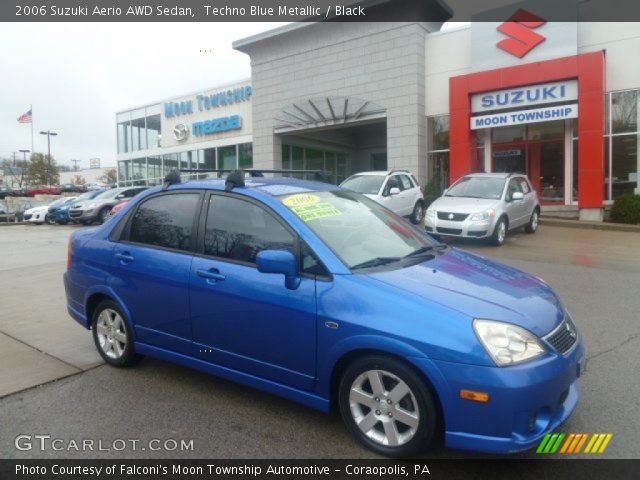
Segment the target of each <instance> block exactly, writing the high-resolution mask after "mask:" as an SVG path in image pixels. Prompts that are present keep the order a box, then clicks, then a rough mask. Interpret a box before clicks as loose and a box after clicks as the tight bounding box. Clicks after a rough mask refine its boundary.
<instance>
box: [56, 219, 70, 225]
mask: <svg viewBox="0 0 640 480" xmlns="http://www.w3.org/2000/svg"><path fill="white" fill-rule="evenodd" d="M56 223H57V224H58V225H66V224H67V223H69V221H68V220H57V221H56Z"/></svg>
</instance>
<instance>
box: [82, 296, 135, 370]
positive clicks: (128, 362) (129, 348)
mask: <svg viewBox="0 0 640 480" xmlns="http://www.w3.org/2000/svg"><path fill="white" fill-rule="evenodd" d="M103 312H104V313H105V315H106V316H107V317H109V316H110V314H111V312H115V313H117V314H118V315H119V317H120V319H121V322H120V323H119V325H120V328H119V329H116V330H114V339H113V340H116V339H117V338H116V337H115V333H117V332H123V333H124V334H125V337H126V342H119V345H120V346H119V348H118V352H119V351H121V353H120V354H119V355H118V356H117V357H112V356H110V355H109V354H108V353H107V352H108V351H109V350H110V349H109V348H107V347H105V346H104V345H102V343H101V342H102V340H101V339H100V336H101V335H102V336H103V337H107V336H108V335H107V334H106V333H102V332H103V330H101V329H100V328H99V325H98V323H99V322H101V321H102V320H101V317H100V315H101V314H102V313H103ZM91 332H92V336H93V342H94V343H95V345H96V348H97V349H98V353H99V354H100V356H101V357H102V359H103V360H104V361H105V362H107V363H108V364H109V365H112V366H114V367H121V368H123V367H130V366H132V365H135V364H136V363H137V362H139V361H140V360H141V359H142V358H143V357H142V355H138V354H137V353H136V352H135V347H134V344H133V334H132V332H133V330H132V329H131V324H130V323H129V320H128V319H127V317H126V315H125V314H124V312H123V311H122V309H121V308H120V306H119V305H118V304H117V303H116V302H114V301H113V300H103V301H102V302H100V304H99V305H98V306H97V307H96V309H95V310H94V312H93V317H92V319H91ZM107 341H108V340H107ZM112 343H113V342H112ZM113 351H114V352H116V349H115V348H113ZM114 354H116V355H117V352H116V353H114Z"/></svg>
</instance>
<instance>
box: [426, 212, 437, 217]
mask: <svg viewBox="0 0 640 480" xmlns="http://www.w3.org/2000/svg"><path fill="white" fill-rule="evenodd" d="M435 216H436V211H435V210H427V217H429V218H434V217H435Z"/></svg>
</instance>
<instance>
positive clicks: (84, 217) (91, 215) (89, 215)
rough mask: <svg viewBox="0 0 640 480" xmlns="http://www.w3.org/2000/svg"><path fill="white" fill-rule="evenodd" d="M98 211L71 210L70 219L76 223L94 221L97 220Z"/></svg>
mask: <svg viewBox="0 0 640 480" xmlns="http://www.w3.org/2000/svg"><path fill="white" fill-rule="evenodd" d="M97 215H98V211H97V210H96V209H91V210H69V219H70V220H72V221H74V222H84V221H89V220H91V221H93V220H95V219H96V217H97Z"/></svg>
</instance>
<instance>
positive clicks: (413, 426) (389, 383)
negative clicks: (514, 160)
mask: <svg viewBox="0 0 640 480" xmlns="http://www.w3.org/2000/svg"><path fill="white" fill-rule="evenodd" d="M349 408H350V410H351V415H352V417H353V420H354V422H355V423H356V425H357V426H358V428H359V429H360V431H361V432H362V433H364V434H365V435H366V436H367V437H368V438H369V439H371V440H372V441H374V442H376V443H378V444H380V445H384V446H389V447H397V446H400V445H404V444H406V443H407V442H409V441H410V440H411V439H412V438H413V437H414V436H415V434H416V432H417V431H418V426H419V424H420V411H419V409H418V402H417V401H416V397H415V395H414V394H413V392H412V391H411V389H410V388H409V385H407V383H406V382H404V381H403V380H402V379H400V378H399V377H397V376H396V375H394V374H392V373H390V372H387V371H385V370H368V371H366V372H364V373H362V374H361V375H359V376H358V377H357V378H356V379H355V380H354V381H353V383H352V385H351V389H350V392H349Z"/></svg>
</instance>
